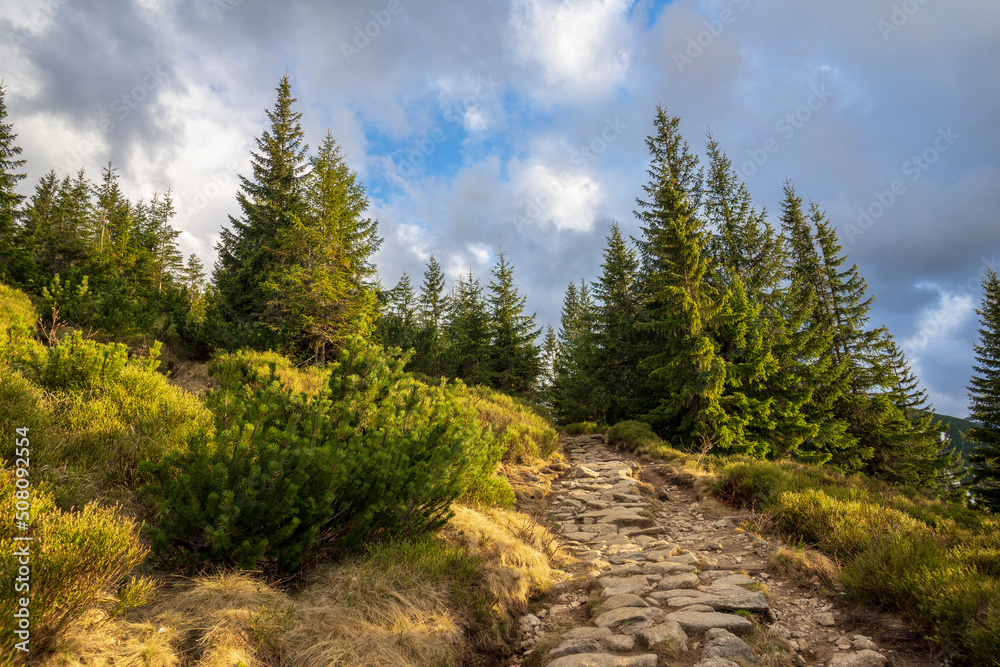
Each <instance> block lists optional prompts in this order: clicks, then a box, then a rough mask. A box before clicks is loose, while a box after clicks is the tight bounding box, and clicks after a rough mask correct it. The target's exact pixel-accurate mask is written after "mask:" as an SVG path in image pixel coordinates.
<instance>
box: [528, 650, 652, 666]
mask: <svg viewBox="0 0 1000 667" xmlns="http://www.w3.org/2000/svg"><path fill="white" fill-rule="evenodd" d="M656 661H657V657H656V655H655V654H653V653H649V654H646V655H608V654H607V653H577V654H576V655H567V656H564V657H562V658H557V659H555V660H553V661H552V662H550V663H549V664H548V667H656Z"/></svg>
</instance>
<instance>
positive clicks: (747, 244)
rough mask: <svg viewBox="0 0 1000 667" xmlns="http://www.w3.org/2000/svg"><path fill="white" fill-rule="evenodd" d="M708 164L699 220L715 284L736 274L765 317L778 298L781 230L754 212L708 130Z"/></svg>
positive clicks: (782, 250)
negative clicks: (704, 226)
mask: <svg viewBox="0 0 1000 667" xmlns="http://www.w3.org/2000/svg"><path fill="white" fill-rule="evenodd" d="M706 148H707V150H708V156H709V167H708V173H707V178H706V180H705V186H704V211H705V220H706V222H707V223H708V225H709V226H710V227H712V228H714V230H715V233H714V234H713V236H712V240H711V242H710V243H709V244H708V248H707V252H708V255H709V256H710V258H711V262H712V264H713V266H714V267H716V271H715V274H716V278H717V279H718V280H719V282H720V286H729V285H731V284H732V282H733V281H734V280H735V279H736V278H737V277H738V278H739V279H740V281H741V282H742V283H743V289H744V291H745V292H746V295H747V298H748V299H749V300H750V302H752V303H759V304H761V305H762V306H763V308H764V314H765V316H766V317H768V318H770V317H771V316H772V315H773V313H774V306H775V304H776V302H777V301H778V300H779V298H780V293H779V287H780V284H781V281H782V278H783V277H784V270H785V262H786V260H787V258H786V251H785V246H784V244H783V243H782V240H781V235H780V234H779V233H778V232H777V231H776V230H775V229H774V228H773V227H772V226H771V225H770V223H768V222H767V212H766V211H760V212H757V211H756V210H755V209H754V207H753V202H752V201H751V199H750V193H749V192H748V191H747V188H746V185H745V184H744V183H743V182H742V181H741V180H740V179H739V176H738V174H737V173H736V171H735V170H734V169H733V166H732V161H731V160H730V159H729V158H728V157H727V156H726V154H725V153H724V152H723V151H722V149H721V148H720V147H719V143H718V142H717V141H716V140H715V138H714V137H713V136H712V135H711V134H709V135H708V143H707V145H706Z"/></svg>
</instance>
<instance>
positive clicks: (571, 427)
mask: <svg viewBox="0 0 1000 667" xmlns="http://www.w3.org/2000/svg"><path fill="white" fill-rule="evenodd" d="M563 431H565V433H566V435H585V434H587V433H600V432H601V428H600V427H598V426H597V422H573V423H572V424H566V426H565V427H563Z"/></svg>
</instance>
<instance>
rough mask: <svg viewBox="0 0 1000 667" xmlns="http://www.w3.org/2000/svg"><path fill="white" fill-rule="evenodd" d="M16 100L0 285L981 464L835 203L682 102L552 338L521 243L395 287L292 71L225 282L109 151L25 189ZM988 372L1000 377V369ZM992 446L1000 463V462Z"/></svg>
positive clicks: (487, 378)
mask: <svg viewBox="0 0 1000 667" xmlns="http://www.w3.org/2000/svg"><path fill="white" fill-rule="evenodd" d="M3 94H4V92H3V90H2V89H0V259H2V260H3V261H2V263H0V281H3V282H9V283H12V284H14V285H17V286H19V287H22V288H24V289H26V291H28V292H29V293H32V294H34V295H35V296H36V297H37V298H38V299H40V300H41V301H42V302H43V303H44V304H46V305H50V306H51V307H52V308H53V317H55V316H56V313H57V312H58V316H59V317H62V318H65V319H68V320H70V321H71V322H72V323H74V324H78V325H82V326H87V325H89V326H93V327H97V328H100V329H105V330H108V331H114V332H116V333H119V334H120V333H136V332H140V333H153V334H154V335H157V336H159V337H162V338H166V339H168V340H169V341H171V342H172V343H174V344H175V345H176V346H178V347H181V348H186V349H187V350H188V352H189V353H191V354H205V355H207V354H208V353H209V352H211V351H212V350H214V349H220V348H221V349H228V350H234V349H238V348H251V349H258V350H267V349H275V350H279V351H281V352H283V353H285V354H289V355H291V356H292V357H294V358H296V359H297V360H299V361H313V362H315V363H319V364H323V363H325V362H326V361H327V360H328V359H329V358H331V355H335V354H336V353H337V352H338V351H339V350H340V349H342V348H343V346H344V345H345V342H346V341H347V340H348V339H349V338H350V337H351V336H353V335H358V334H360V335H361V336H363V337H366V338H368V339H373V340H376V341H378V342H381V343H382V344H384V345H387V346H398V347H400V348H403V349H412V350H413V353H412V356H411V358H410V361H409V365H408V370H412V371H418V372H421V373H425V374H427V375H431V376H446V377H453V378H454V377H457V378H462V379H464V380H466V381H468V382H471V383H474V384H480V383H481V384H486V385H489V386H491V387H494V388H499V389H502V390H504V391H507V392H509V393H513V394H518V395H522V396H525V397H529V398H532V399H534V400H536V401H537V402H539V403H542V404H544V405H546V406H547V407H548V408H550V409H551V411H552V412H553V414H554V416H555V418H556V419H557V420H558V421H560V422H562V423H569V422H576V421H596V422H601V423H606V424H614V423H617V422H620V421H624V420H629V419H638V420H642V421H645V422H647V423H649V424H650V425H651V426H652V427H653V428H654V430H655V431H657V433H659V434H661V435H663V436H664V437H665V438H666V439H667V440H669V441H670V442H671V443H673V444H674V445H676V446H679V447H683V448H687V449H691V448H702V449H706V450H707V449H714V450H716V451H719V452H726V453H741V454H747V455H750V456H754V457H758V458H782V457H788V458H793V459H797V460H803V461H810V462H814V463H817V464H823V463H828V464H832V465H834V466H836V467H838V468H839V469H841V470H844V471H848V472H865V473H868V474H870V475H873V476H876V477H880V478H883V479H886V480H888V481H890V482H898V483H907V484H911V485H913V486H916V487H923V488H928V489H933V490H935V491H936V492H938V493H942V494H945V495H954V494H955V493H956V491H955V489H956V486H955V481H956V480H957V479H959V478H961V477H962V476H963V475H964V472H963V471H962V470H961V466H960V461H959V458H958V456H957V455H956V454H954V453H953V452H952V451H951V450H950V449H949V448H947V447H946V446H944V444H943V443H942V442H941V441H940V439H939V434H940V432H941V431H943V430H944V429H943V428H942V427H941V426H940V425H939V424H938V423H936V422H935V421H934V420H933V418H932V416H931V414H930V413H931V406H930V405H929V403H928V399H927V395H926V393H925V392H924V391H923V390H922V389H921V387H920V383H919V381H918V379H917V378H916V377H915V375H914V373H913V372H912V369H911V368H910V365H909V363H908V362H907V360H906V357H905V355H904V353H903V351H902V349H901V348H900V346H899V345H898V344H897V343H896V341H895V340H894V339H893V337H892V335H891V334H890V333H889V331H888V330H887V329H886V328H885V327H884V326H873V325H872V323H871V317H870V311H871V305H872V302H873V298H874V297H873V296H871V295H870V294H869V292H868V286H867V283H866V282H865V280H864V278H863V277H862V276H861V274H860V272H859V270H858V267H857V265H853V264H849V262H848V257H847V255H846V254H845V253H843V251H842V247H841V245H840V243H839V241H838V238H837V232H836V229H835V228H834V226H833V225H832V223H831V222H830V221H829V219H828V218H827V216H826V214H825V213H824V212H823V211H822V210H821V209H820V208H819V206H818V205H816V204H815V203H810V204H808V205H806V204H804V203H803V200H802V198H801V197H800V196H799V195H798V194H797V193H796V191H795V189H794V187H793V185H792V184H791V183H790V182H788V183H786V184H785V189H784V199H783V201H782V204H781V213H780V216H779V218H778V223H779V226H778V227H775V226H773V225H772V224H771V223H770V222H768V219H767V213H766V211H764V210H761V209H758V208H757V207H756V206H755V205H754V204H753V201H752V199H751V197H750V193H749V192H748V190H747V188H746V186H745V184H744V183H743V182H742V181H741V180H740V179H739V177H738V175H737V173H736V172H735V170H734V169H733V167H732V163H731V162H730V160H729V159H728V157H727V156H726V155H725V153H724V152H723V151H722V149H721V148H720V146H719V143H718V142H717V141H716V139H715V138H714V137H712V136H711V135H709V136H708V140H707V144H706V153H707V164H705V165H702V164H701V160H700V159H699V158H698V156H696V155H695V154H693V153H692V152H691V150H690V147H689V145H688V144H687V142H686V141H685V140H684V138H683V137H682V136H681V134H680V132H679V124H680V120H679V119H678V118H676V117H673V116H670V115H668V114H667V112H666V110H665V109H664V108H662V107H658V108H657V110H656V116H655V132H654V134H653V135H652V136H650V137H648V138H647V148H648V150H649V154H650V162H649V167H648V170H647V174H648V177H649V181H648V182H647V183H646V184H645V185H644V186H643V193H644V195H643V196H642V197H640V198H639V199H638V200H637V206H638V208H637V210H636V211H635V212H634V213H635V215H636V217H637V219H638V220H639V222H640V235H639V237H637V238H626V237H625V236H624V235H623V234H622V232H621V229H620V228H619V227H618V225H617V223H615V224H612V226H611V228H610V230H609V233H608V236H607V237H606V245H605V248H604V250H603V260H604V261H603V263H602V265H601V272H600V275H599V276H598V277H597V279H596V280H595V281H593V282H589V283H588V282H586V281H580V282H579V283H576V282H574V283H571V284H570V285H569V286H568V288H567V290H566V294H565V299H564V304H563V309H562V313H561V318H560V323H559V329H558V332H556V331H555V330H553V329H552V327H551V326H550V327H548V328H547V330H546V332H545V335H544V337H541V340H540V334H541V330H540V329H539V328H536V323H535V316H534V315H528V314H527V313H526V312H525V302H526V299H525V297H524V296H523V295H521V294H520V292H519V290H518V288H517V285H516V281H515V280H514V273H513V271H514V267H513V265H512V264H511V263H510V261H509V260H508V259H507V257H506V256H505V255H504V254H503V253H502V252H501V253H499V256H498V259H497V262H496V264H495V265H494V267H493V269H492V271H491V278H490V281H489V283H488V285H486V286H484V285H483V284H482V283H481V282H480V280H479V279H478V278H477V277H475V276H473V275H472V274H471V272H470V273H469V274H468V275H466V276H463V277H462V278H460V279H459V280H458V281H456V282H455V284H454V285H453V287H452V289H451V290H450V291H446V290H445V285H446V281H445V276H444V273H443V270H442V268H441V266H440V264H439V263H438V262H437V260H436V259H435V258H434V257H433V256H432V257H431V258H430V261H429V263H428V265H427V268H426V270H425V272H424V275H423V281H422V284H421V286H420V288H419V292H417V291H416V290H415V289H414V287H413V284H412V282H411V280H410V277H409V275H407V274H405V273H404V274H403V277H402V278H401V279H400V281H399V283H398V284H396V285H395V286H394V287H393V288H391V289H387V288H384V287H383V286H382V285H381V284H380V283H379V281H378V278H377V270H376V267H375V265H374V264H373V261H372V257H373V255H374V254H375V252H376V251H377V250H378V249H379V247H380V245H381V243H382V239H381V238H380V237H379V236H378V231H377V221H375V220H372V219H370V218H366V217H365V216H364V214H365V211H366V210H367V207H368V198H367V195H366V194H365V190H364V187H363V185H362V183H361V181H360V179H359V178H358V176H357V174H356V173H355V172H353V171H352V170H351V169H350V168H349V166H348V165H347V162H346V160H345V158H344V156H343V154H342V152H341V149H340V147H339V146H338V145H337V142H336V141H335V139H334V138H333V136H332V135H331V134H330V133H329V132H328V133H327V135H326V137H325V138H324V140H323V141H322V142H321V144H320V147H319V149H318V150H317V151H316V152H314V153H309V151H308V146H307V145H306V144H305V140H304V133H303V131H302V128H301V123H300V120H301V114H300V113H299V112H297V111H295V110H294V103H295V102H296V100H295V98H294V97H293V96H292V93H291V86H290V83H289V80H288V77H287V76H285V77H283V78H282V79H281V81H280V82H279V85H278V87H277V100H276V103H275V105H274V107H273V109H271V110H269V111H268V112H267V114H268V119H269V121H270V124H269V127H268V129H266V130H265V131H264V132H263V133H262V134H261V136H260V137H258V138H256V147H257V150H256V151H254V152H252V153H251V174H250V175H249V176H246V177H243V176H241V177H240V187H239V192H238V194H237V203H238V204H239V208H240V215H239V216H230V219H229V226H228V227H226V228H224V229H223V230H222V234H221V241H220V242H219V244H218V245H217V247H216V249H217V251H218V261H217V263H216V265H215V267H214V270H213V272H212V276H211V280H210V281H208V280H206V276H205V272H204V269H203V267H202V266H201V264H200V262H199V261H198V259H197V257H195V256H193V255H192V256H191V257H188V258H187V260H186V261H185V259H184V258H183V256H182V254H181V253H180V252H179V250H178V246H177V237H178V235H179V232H178V231H177V230H176V229H175V228H174V227H173V226H172V224H171V220H172V219H173V217H174V214H175V212H174V209H173V204H172V198H171V191H170V190H169V189H168V190H167V191H166V192H163V193H154V195H153V196H152V197H151V198H150V199H149V200H148V201H146V200H139V201H136V202H132V201H130V200H129V199H128V198H126V197H125V196H124V194H123V193H122V191H121V188H120V186H119V176H118V173H117V171H116V170H115V168H114V166H113V165H111V164H109V165H108V166H107V167H106V168H105V169H104V170H103V173H102V178H101V180H100V182H99V183H96V184H95V183H93V182H91V181H90V180H88V179H87V177H86V176H85V174H84V173H83V172H82V171H80V172H78V173H77V174H76V175H75V176H73V177H71V176H62V177H59V176H58V175H57V174H56V173H55V172H49V173H48V174H47V175H45V176H44V177H42V178H41V179H40V181H39V183H38V184H37V185H36V187H35V192H34V194H33V195H32V196H31V197H30V198H24V197H22V196H20V195H18V194H17V193H16V191H15V186H16V184H17V183H18V182H19V181H20V180H22V179H23V178H24V177H25V176H24V174H21V173H18V171H19V170H20V169H21V168H22V167H23V165H24V164H25V162H24V160H23V159H21V158H20V157H19V156H20V153H21V151H20V148H19V147H17V146H16V143H15V139H16V134H14V132H13V127H12V125H10V124H5V123H4V122H3V121H4V119H5V117H6V108H5V106H4V101H3ZM989 285H990V283H989V282H988V281H987V287H988V288H989ZM987 291H988V294H989V290H987ZM992 298H994V299H995V298H996V296H995V295H994V296H993V297H992ZM984 308H986V306H984ZM983 312H986V313H989V312H992V311H989V309H988V308H987V309H986V310H985V311H983ZM984 317H985V315H984ZM993 317H994V318H995V315H994V316H993ZM995 330H996V323H995V322H993V321H990V322H987V323H986V325H985V328H984V332H986V333H990V332H995ZM986 333H984V334H983V335H984V336H986ZM984 340H986V338H984ZM983 345H985V347H984V348H983V349H984V350H986V352H984V354H994V353H995V350H993V349H992V347H990V344H989V343H988V341H987V342H984V344H983ZM993 345H994V346H995V343H994V344H993ZM978 350H979V348H977V351H978ZM991 359H995V357H988V358H987V361H982V360H980V361H981V363H982V364H983V365H982V366H980V367H977V373H980V376H982V374H983V373H985V372H986V371H989V372H991V373H992V372H995V366H994V365H991V364H994V363H995V362H994V361H990V360H991ZM987 375H988V374H987ZM982 382H985V383H986V384H985V385H983V386H989V387H993V389H991V391H994V392H995V391H997V390H996V389H995V387H996V382H997V379H996V378H995V377H992V376H989V377H987V379H985V380H982ZM973 389H974V401H975V400H978V399H976V397H977V396H978V397H980V399H981V400H986V399H983V398H982V397H983V396H987V394H984V393H983V392H984V391H986V390H985V389H983V388H982V387H980V385H979V384H976V385H975V386H974V388H973ZM975 392H979V393H975ZM976 405H979V404H976ZM976 409H977V410H980V407H977V408H976ZM980 412H982V410H980ZM977 414H980V413H979V412H977ZM977 419H980V421H982V420H983V419H984V418H983V417H981V416H980V417H977ZM983 423H984V429H987V431H988V432H990V433H995V427H996V424H995V423H993V422H990V421H989V419H986V421H984V422H983ZM990 429H994V430H990ZM978 435H979V437H980V439H979V442H980V443H984V444H986V445H989V444H990V442H992V441H990V440H989V439H988V438H986V436H984V435H983V434H982V433H979V434H978ZM993 446H994V449H995V443H994V445H993ZM984 451H985V450H984ZM990 451H992V450H990ZM991 456H992V458H991ZM976 461H978V463H977V465H978V469H979V470H980V471H983V470H993V469H997V468H1000V464H998V461H997V458H996V456H994V455H992V454H988V453H983V452H981V453H980V454H979V458H978V459H976ZM991 466H992V467H991ZM977 479H979V478H977ZM990 479H993V480H994V481H993V482H990V481H989V480H990ZM982 480H986V481H982ZM978 483H979V485H980V486H983V485H988V484H990V483H994V484H995V483H996V480H995V479H994V478H991V477H986V478H982V479H981V480H980V482H978ZM984 488H985V487H984Z"/></svg>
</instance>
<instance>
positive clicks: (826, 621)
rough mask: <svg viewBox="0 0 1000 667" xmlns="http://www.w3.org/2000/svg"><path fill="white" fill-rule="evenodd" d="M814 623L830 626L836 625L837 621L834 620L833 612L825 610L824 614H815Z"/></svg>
mask: <svg viewBox="0 0 1000 667" xmlns="http://www.w3.org/2000/svg"><path fill="white" fill-rule="evenodd" d="M816 623H818V624H819V625H822V626H824V627H827V628H830V627H833V626H834V625H837V621H836V620H834V618H833V614H831V613H829V612H827V613H825V614H819V615H817V616H816Z"/></svg>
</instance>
